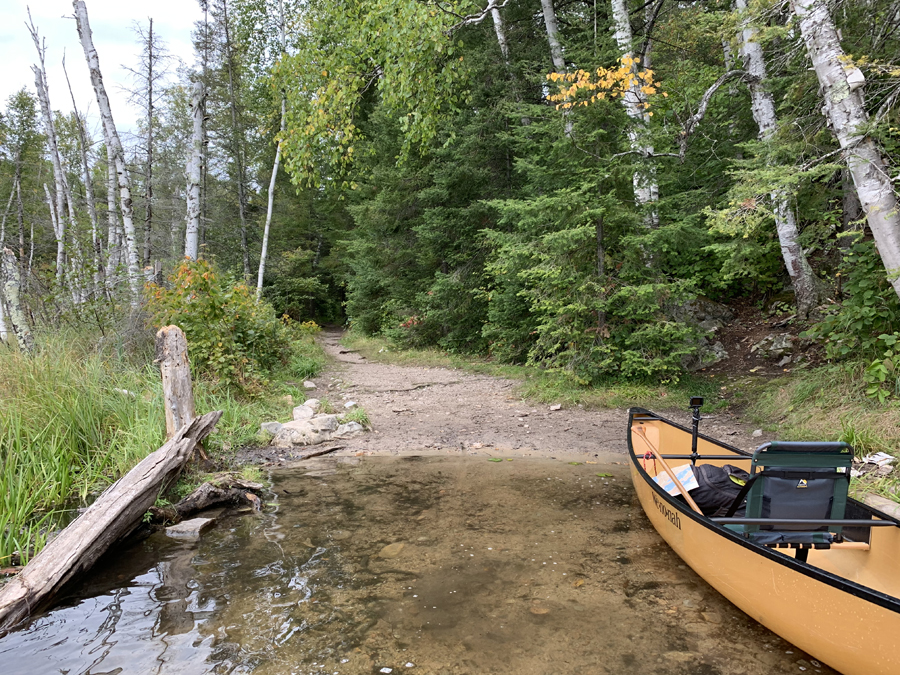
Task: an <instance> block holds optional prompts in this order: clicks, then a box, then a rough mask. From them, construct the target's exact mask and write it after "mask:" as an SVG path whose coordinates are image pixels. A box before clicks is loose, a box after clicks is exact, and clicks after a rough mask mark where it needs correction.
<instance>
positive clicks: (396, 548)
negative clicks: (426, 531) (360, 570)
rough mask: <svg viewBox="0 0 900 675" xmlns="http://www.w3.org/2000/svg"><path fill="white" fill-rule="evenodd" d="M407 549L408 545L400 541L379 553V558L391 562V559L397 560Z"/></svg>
mask: <svg viewBox="0 0 900 675" xmlns="http://www.w3.org/2000/svg"><path fill="white" fill-rule="evenodd" d="M405 547H406V544H405V543H403V542H402V541H398V542H396V543H394V544H388V545H387V546H385V547H384V548H383V549H381V550H380V551H379V552H378V556H377V557H378V558H384V559H385V560H389V559H391V558H396V557H397V556H399V555H400V553H401V552H402V551H403V549H404V548H405Z"/></svg>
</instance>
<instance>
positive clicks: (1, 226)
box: [0, 153, 19, 248]
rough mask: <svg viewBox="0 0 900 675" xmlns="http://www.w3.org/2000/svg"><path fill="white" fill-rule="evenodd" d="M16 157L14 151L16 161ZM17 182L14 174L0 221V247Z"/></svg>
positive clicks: (1, 246)
mask: <svg viewBox="0 0 900 675" xmlns="http://www.w3.org/2000/svg"><path fill="white" fill-rule="evenodd" d="M18 159H19V157H18V153H16V161H18ZM18 182H19V177H18V176H15V178H14V179H13V185H12V188H11V189H10V191H9V199H8V200H7V201H6V211H4V212H3V221H2V222H0V248H3V247H4V245H5V242H6V219H7V218H9V212H10V210H12V203H13V197H15V196H16V185H17V184H18Z"/></svg>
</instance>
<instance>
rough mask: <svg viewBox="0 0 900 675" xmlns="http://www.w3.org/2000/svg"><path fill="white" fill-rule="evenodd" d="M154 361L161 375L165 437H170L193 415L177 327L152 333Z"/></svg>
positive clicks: (184, 353) (184, 340)
mask: <svg viewBox="0 0 900 675" xmlns="http://www.w3.org/2000/svg"><path fill="white" fill-rule="evenodd" d="M156 362H157V363H158V364H159V372H160V374H161V375H162V385H163V401H164V403H165V408H166V438H172V436H173V435H174V434H175V432H176V431H177V430H178V429H180V428H181V427H183V426H184V425H185V424H187V423H188V422H190V421H191V420H192V419H194V416H195V413H194V390H193V387H192V386H191V367H190V365H189V364H188V350H187V338H185V336H184V332H183V331H182V330H181V329H180V328H179V327H178V326H166V327H165V328H161V329H160V330H159V332H158V333H157V334H156Z"/></svg>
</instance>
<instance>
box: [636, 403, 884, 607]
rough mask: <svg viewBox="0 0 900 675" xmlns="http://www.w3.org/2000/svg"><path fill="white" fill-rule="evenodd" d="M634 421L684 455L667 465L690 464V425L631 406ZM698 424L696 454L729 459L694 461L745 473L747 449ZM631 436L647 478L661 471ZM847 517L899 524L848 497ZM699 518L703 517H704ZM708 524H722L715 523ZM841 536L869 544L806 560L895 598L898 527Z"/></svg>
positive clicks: (665, 448)
mask: <svg viewBox="0 0 900 675" xmlns="http://www.w3.org/2000/svg"><path fill="white" fill-rule="evenodd" d="M637 425H640V428H642V430H643V432H644V434H645V435H646V437H647V440H649V441H650V442H651V443H653V444H654V445H656V447H657V449H658V450H659V452H661V453H662V454H663V455H684V456H685V458H684V459H668V460H666V461H667V462H668V464H669V466H670V467H671V468H672V469H676V468H677V467H679V466H681V465H683V464H687V463H690V454H691V431H690V430H689V429H687V428H685V427H682V426H680V425H678V424H676V423H674V422H671V421H669V420H666V419H663V418H660V417H658V416H657V415H654V414H653V413H650V412H649V411H641V410H638V409H635V410H633V411H632V432H633V430H634V429H635V427H636V426H637ZM700 428H701V435H700V436H699V437H698V439H697V452H698V453H699V454H700V455H701V456H702V455H704V454H706V455H731V456H733V457H734V459H731V460H728V459H722V460H703V459H701V460H698V462H697V463H698V464H714V465H716V466H722V465H724V464H732V465H734V466H738V467H741V468H742V469H745V470H747V471H749V469H750V457H751V454H750V453H746V452H742V451H741V450H739V449H737V448H734V447H732V446H730V445H728V444H726V443H723V442H720V441H717V440H715V439H712V438H709V437H706V436H703V434H702V428H703V426H702V422H701V427H700ZM630 438H631V448H632V450H633V453H634V456H635V460H636V461H637V463H638V465H639V466H642V467H644V469H645V470H646V472H647V474H649V475H650V476H651V477H652V476H655V475H656V474H657V473H660V472H663V469H662V467H661V466H660V463H659V462H656V466H655V468H654V462H653V461H652V460H647V461H643V460H642V459H641V456H642V455H643V453H644V452H646V450H647V447H646V441H644V439H643V438H641V437H640V436H639V435H638V434H635V433H630ZM684 509H685V510H689V509H690V507H688V506H687V505H685V506H684ZM846 517H847V518H853V519H864V520H868V519H870V518H872V519H879V520H891V521H894V522H898V521H896V520H895V519H894V518H891V517H890V516H887V515H885V514H883V513H881V512H880V511H877V510H876V509H873V508H871V507H869V506H867V505H865V504H862V503H860V502H858V501H856V500H853V499H850V500H849V501H848V505H847V515H846ZM704 520H706V519H705V518H704ZM707 522H711V521H707ZM713 526H714V527H721V526H718V525H713ZM844 534H845V538H846V539H847V540H853V541H862V542H867V543H869V545H870V546H869V550H852V549H828V550H817V549H813V550H810V551H809V558H808V561H807V562H808V564H809V565H811V566H813V567H817V568H819V569H821V570H823V571H825V572H829V573H831V574H834V575H836V576H838V577H842V578H844V579H846V580H848V581H851V582H854V583H857V584H859V585H861V586H865V587H867V588H870V589H872V590H874V591H877V592H879V593H883V594H885V595H888V596H891V597H893V598H898V597H900V527H873V528H853V529H852V530H851V529H845V531H844ZM772 550H774V551H776V552H777V553H778V554H779V555H784V556H787V557H793V556H794V551H793V550H791V549H772ZM798 564H799V563H798Z"/></svg>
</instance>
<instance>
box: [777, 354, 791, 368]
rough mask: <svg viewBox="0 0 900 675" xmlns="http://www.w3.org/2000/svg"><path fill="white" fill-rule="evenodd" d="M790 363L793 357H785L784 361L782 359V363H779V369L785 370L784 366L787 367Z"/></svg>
mask: <svg viewBox="0 0 900 675" xmlns="http://www.w3.org/2000/svg"><path fill="white" fill-rule="evenodd" d="M790 362H791V357H790V356H785V357H784V358H783V359H781V361H779V362H778V367H779V368H783V367H784V366H786V365H787V364H789V363H790Z"/></svg>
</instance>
